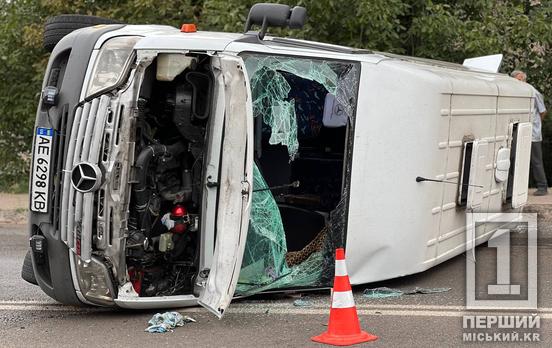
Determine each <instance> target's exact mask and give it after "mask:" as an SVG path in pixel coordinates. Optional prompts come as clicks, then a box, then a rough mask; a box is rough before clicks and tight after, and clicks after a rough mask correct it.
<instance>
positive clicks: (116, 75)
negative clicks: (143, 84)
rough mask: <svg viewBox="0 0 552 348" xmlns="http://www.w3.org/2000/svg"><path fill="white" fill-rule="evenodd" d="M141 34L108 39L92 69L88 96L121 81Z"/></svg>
mask: <svg viewBox="0 0 552 348" xmlns="http://www.w3.org/2000/svg"><path fill="white" fill-rule="evenodd" d="M140 39H141V37H140V36H119V37H114V38H112V39H110V40H108V41H106V42H105V43H104V44H103V46H102V48H100V52H99V53H98V57H97V58H96V62H95V63H94V69H93V70H92V77H91V78H90V82H89V83H88V88H87V91H86V96H87V97H88V96H90V95H92V94H95V93H97V92H100V91H102V90H104V89H106V88H110V87H113V86H115V85H116V84H117V83H119V80H120V79H121V78H122V77H123V73H124V72H125V71H126V67H127V66H128V64H129V63H130V62H129V60H130V55H131V53H132V50H133V48H134V45H135V44H136V42H137V41H138V40H140Z"/></svg>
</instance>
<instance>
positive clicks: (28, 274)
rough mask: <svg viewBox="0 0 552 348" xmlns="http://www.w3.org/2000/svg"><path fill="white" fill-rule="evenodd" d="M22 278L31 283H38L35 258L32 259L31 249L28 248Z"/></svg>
mask: <svg viewBox="0 0 552 348" xmlns="http://www.w3.org/2000/svg"><path fill="white" fill-rule="evenodd" d="M21 278H23V279H24V280H25V281H27V282H29V283H31V284H34V285H38V283H37V281H36V278H35V274H34V270H33V260H32V259H31V251H30V250H27V255H25V260H23V267H22V268H21Z"/></svg>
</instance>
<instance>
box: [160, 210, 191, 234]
mask: <svg viewBox="0 0 552 348" xmlns="http://www.w3.org/2000/svg"><path fill="white" fill-rule="evenodd" d="M161 223H162V224H163V225H164V226H165V227H167V229H168V230H169V231H170V232H172V233H177V234H182V233H184V232H185V231H186V229H187V228H188V225H189V224H190V217H189V215H188V212H187V211H186V208H185V207H184V206H182V205H176V206H174V208H173V209H172V211H171V212H170V213H167V214H165V215H163V217H162V218H161Z"/></svg>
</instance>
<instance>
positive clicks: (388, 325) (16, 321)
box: [0, 221, 552, 347]
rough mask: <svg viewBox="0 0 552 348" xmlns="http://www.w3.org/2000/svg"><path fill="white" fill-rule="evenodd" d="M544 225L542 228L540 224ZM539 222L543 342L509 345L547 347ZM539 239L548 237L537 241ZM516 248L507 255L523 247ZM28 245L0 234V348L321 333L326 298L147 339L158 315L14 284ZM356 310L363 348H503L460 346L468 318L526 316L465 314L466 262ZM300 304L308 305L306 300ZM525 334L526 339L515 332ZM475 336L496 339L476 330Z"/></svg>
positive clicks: (259, 341) (551, 293)
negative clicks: (364, 335)
mask: <svg viewBox="0 0 552 348" xmlns="http://www.w3.org/2000/svg"><path fill="white" fill-rule="evenodd" d="M543 223H544V224H547V225H546V226H545V225H544V224H543ZM548 224H549V222H548V221H541V225H542V226H540V227H543V228H540V231H539V247H538V257H539V259H538V265H539V269H538V290H539V309H538V311H537V313H538V314H539V315H540V317H541V321H540V329H538V330H532V331H531V332H533V333H538V334H539V335H540V336H539V338H540V342H531V343H519V342H518V343H511V344H510V346H527V347H536V346H545V347H552V286H551V285H552V267H550V265H551V264H552V232H550V231H552V229H550V228H544V227H549V226H548ZM542 231H544V232H542ZM520 244H523V243H516V241H515V240H514V241H513V243H512V247H511V248H512V254H513V255H515V254H516V253H518V254H523V253H524V250H525V249H524V247H523V246H521V245H520ZM27 245H28V242H27V237H26V231H25V226H21V225H0V280H1V281H0V347H31V346H32V347H111V346H116V347H157V346H170V347H188V346H189V347H259V346H262V347H281V346H287V347H309V346H321V345H318V344H315V343H313V342H311V341H310V337H311V336H314V335H318V334H320V333H322V332H323V331H325V330H326V328H327V326H326V325H327V318H328V310H329V309H328V308H329V291H320V292H315V293H309V294H303V295H302V296H303V300H306V302H307V303H308V304H309V306H308V307H297V306H294V301H295V300H296V299H297V298H298V296H301V295H299V294H295V295H289V294H288V295H270V296H268V295H267V296H262V297H254V298H248V299H242V300H238V301H235V302H233V304H232V305H231V307H230V309H229V310H228V311H227V313H226V315H225V317H224V318H223V319H222V320H218V319H216V318H215V317H214V316H212V315H211V314H208V313H206V312H205V311H204V310H202V309H201V308H189V309H178V310H179V311H180V312H181V313H183V314H186V315H189V316H191V317H193V318H195V319H196V320H197V322H196V323H189V324H186V325H185V326H184V327H179V328H177V329H176V330H175V331H174V332H170V333H165V334H151V333H146V332H144V329H145V328H146V323H147V321H148V320H149V318H150V317H151V316H152V314H154V313H155V312H154V311H123V310H109V309H108V310H106V309H94V308H75V307H68V306H63V305H60V304H57V303H56V302H54V301H53V300H51V299H50V298H49V297H47V296H46V295H45V294H43V293H42V292H41V291H40V289H39V288H38V287H36V286H33V285H30V284H28V283H26V282H24V281H23V280H22V279H21V278H20V266H21V262H22V260H23V257H24V255H25V252H26V248H27ZM493 250H494V249H490V248H479V249H478V256H477V257H478V265H480V266H478V267H482V268H481V269H478V272H483V273H485V272H495V270H494V264H493V263H492V262H487V261H486V260H492V259H493V258H494V257H495V256H494V254H493ZM515 272H516V267H515V266H513V270H512V274H514V273H515ZM378 286H387V287H390V288H398V289H403V290H407V289H413V288H415V287H424V288H434V287H450V288H451V290H450V291H448V292H444V293H438V294H417V295H403V296H401V297H396V298H390V299H389V298H388V299H367V298H365V297H363V296H362V291H363V290H364V289H366V288H373V287H378ZM354 290H355V302H356V305H357V309H358V312H359V316H360V320H361V325H362V327H363V329H365V330H366V331H369V332H370V333H373V334H375V335H377V336H379V339H378V340H377V341H376V342H372V343H368V344H365V345H362V346H366V347H452V346H460V345H462V346H481V345H483V346H490V347H495V346H496V347H499V346H503V345H504V344H505V343H503V342H483V343H466V342H463V340H462V336H463V333H465V332H468V331H469V330H468V331H467V330H464V329H463V328H462V324H463V320H462V318H463V316H464V315H500V314H508V315H513V314H530V313H534V312H535V311H532V312H520V313H512V312H507V311H487V312H473V311H466V309H465V256H464V255H460V256H458V257H456V258H453V259H451V260H449V261H447V262H445V263H443V264H441V265H439V266H437V267H434V268H433V269H431V270H429V271H426V272H423V273H420V274H417V275H413V276H408V277H403V278H400V279H395V280H391V281H387V282H382V283H378V284H370V285H369V286H362V287H357V288H355V289H354ZM304 296H307V297H306V298H304ZM517 331H518V332H519V333H520V336H522V335H521V334H522V333H523V332H524V331H523V329H522V330H517ZM477 332H491V333H492V332H497V331H496V330H494V331H493V330H492V329H491V330H482V329H479V330H477Z"/></svg>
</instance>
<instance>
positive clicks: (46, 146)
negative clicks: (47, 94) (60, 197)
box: [31, 127, 54, 213]
mask: <svg viewBox="0 0 552 348" xmlns="http://www.w3.org/2000/svg"><path fill="white" fill-rule="evenodd" d="M53 139H54V130H53V129H52V128H40V127H38V128H37V129H36V139H35V145H34V155H33V176H32V179H31V182H32V184H31V210H32V211H35V212H37V213H47V212H48V202H49V199H48V198H49V186H50V161H51V158H52V143H53Z"/></svg>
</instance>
